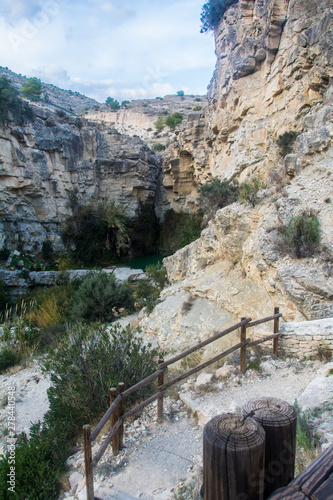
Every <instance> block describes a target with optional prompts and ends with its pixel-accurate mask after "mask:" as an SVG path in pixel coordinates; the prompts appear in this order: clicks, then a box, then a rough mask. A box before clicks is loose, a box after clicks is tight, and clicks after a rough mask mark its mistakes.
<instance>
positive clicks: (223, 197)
mask: <svg viewBox="0 0 333 500" xmlns="http://www.w3.org/2000/svg"><path fill="white" fill-rule="evenodd" d="M198 191H199V203H200V206H201V208H202V210H203V211H204V212H205V214H206V215H207V216H208V218H211V217H212V216H213V215H214V213H215V212H216V211H217V210H219V209H220V208H223V207H225V206H227V205H230V204H231V203H234V202H235V201H236V200H237V198H238V195H239V184H238V182H237V181H221V179H218V178H217V177H213V179H212V180H211V181H209V182H207V183H206V184H203V185H202V186H200V188H199V190H198Z"/></svg>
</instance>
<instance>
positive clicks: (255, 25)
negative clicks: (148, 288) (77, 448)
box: [146, 0, 333, 350]
mask: <svg viewBox="0 0 333 500" xmlns="http://www.w3.org/2000/svg"><path fill="white" fill-rule="evenodd" d="M215 39H216V55H217V63H216V69H215V73H214V76H213V78H212V81H211V83H210V86H209V89H208V98H209V107H208V113H204V114H202V115H201V116H200V117H193V118H192V117H190V116H189V117H188V119H187V121H186V122H184V123H183V124H182V125H181V126H180V127H179V129H178V130H177V131H176V135H177V141H175V142H173V143H172V144H171V145H170V146H169V148H168V150H167V151H166V155H165V161H164V173H165V175H164V187H165V188H166V190H167V193H168V199H169V200H170V203H171V205H172V206H173V207H174V208H177V207H179V208H185V209H186V208H188V209H193V208H194V207H195V204H196V194H195V191H196V188H197V187H198V185H200V184H201V183H203V182H205V181H207V179H209V178H211V177H212V176H217V177H219V178H221V179H233V178H236V179H238V180H239V181H240V182H243V181H246V180H248V179H249V178H251V177H252V176H257V177H258V178H259V179H263V180H264V181H265V182H266V186H267V187H266V188H265V189H263V190H262V191H261V192H259V203H258V204H257V205H256V206H255V207H254V208H253V207H251V206H250V205H246V204H241V203H240V202H237V203H234V204H233V205H230V206H228V207H225V208H224V209H222V210H220V211H218V212H217V213H216V215H215V218H214V219H213V220H211V221H210V223H209V225H208V227H206V228H205V229H204V230H203V231H202V233H201V237H200V238H199V239H198V240H197V241H195V242H193V243H192V244H191V245H188V246H186V247H185V248H183V249H181V250H179V251H178V252H176V253H175V254H174V255H172V256H170V257H168V258H166V259H165V260H164V263H165V266H166V268H167V271H168V276H169V279H170V280H171V282H172V283H173V285H172V287H171V288H170V294H171V295H172V296H173V297H174V300H176V297H181V294H182V293H185V292H186V293H187V294H191V296H192V297H196V298H197V299H200V300H204V301H205V303H206V308H205V310H204V311H201V313H200V315H197V317H196V322H197V323H196V326H194V325H193V327H192V331H191V330H190V329H189V328H187V329H186V330H185V329H184V328H183V325H181V324H177V322H176V321H175V320H174V318H171V319H170V321H168V319H167V318H166V317H165V316H163V318H162V317H161V316H160V317H159V313H160V311H156V313H155V312H153V313H152V314H151V316H150V319H149V324H150V325H152V324H153V325H154V332H152V333H153V334H154V336H155V338H156V336H157V338H159V340H160V343H161V345H165V338H166V337H168V335H170V338H171V339H175V338H176V339H177V336H182V341H183V345H184V344H186V345H193V344H194V343H195V342H194V341H193V342H191V335H192V334H194V337H195V340H197V324H198V323H199V321H200V324H205V325H209V324H211V317H210V315H211V310H212V309H211V308H212V306H213V305H215V306H216V305H218V307H219V310H220V315H221V318H222V317H223V318H224V320H225V321H224V325H223V328H226V327H228V326H229V325H231V324H234V323H236V322H237V321H239V319H240V318H241V317H242V316H251V317H252V318H253V319H258V318H262V317H264V316H269V315H271V314H272V313H273V308H274V307H275V306H279V307H280V311H281V312H282V314H283V321H304V320H305V319H306V320H316V319H321V318H329V317H333V295H332V292H333V268H332V262H333V246H332V242H333V206H332V203H333V197H332V193H333V171H332V165H333V145H332V139H333V85H332V77H333V51H332V42H333V12H332V2H331V1H330V0H323V1H321V2H316V1H312V0H241V1H239V2H238V3H237V4H234V5H232V6H231V7H230V8H229V9H228V10H227V12H226V13H225V15H224V17H223V19H222V20H221V22H220V24H219V26H218V27H217V28H216V30H215ZM199 131H200V132H199ZM291 131H295V132H296V133H297V134H298V135H297V138H296V140H295V142H294V143H293V144H291V145H290V148H289V151H285V152H284V153H283V154H282V151H281V149H280V147H279V146H278V144H277V139H278V138H279V136H281V135H282V134H284V133H285V132H291ZM287 153H288V154H287ZM182 179H185V183H184V184H183V182H182V181H181V182H179V180H182ZM179 185H180V186H181V187H180V188H179ZM300 214H313V215H315V216H317V217H318V219H319V222H320V227H321V251H319V253H317V254H315V255H313V256H312V257H307V258H302V259H296V258H295V256H294V255H292V254H290V253H288V252H287V251H286V248H284V244H283V242H282V239H281V237H280V230H281V227H282V226H283V225H286V224H288V223H289V221H290V220H291V219H292V218H293V217H295V216H297V215H300ZM176 284H177V286H178V288H177V290H178V291H177V292H175V291H174V290H175V289H174V287H175V286H176ZM165 293H166V296H168V291H166V292H165ZM165 300H170V299H165ZM159 307H160V308H161V309H163V306H162V304H160V305H159ZM194 312H195V309H194V310H193V314H194ZM146 321H147V322H148V320H146ZM162 322H163V325H160V323H162ZM159 327H161V328H162V329H163V335H160V336H159V334H158V331H159ZM267 328H268V331H272V330H269V328H270V327H269V325H268V326H267ZM147 331H148V332H149V328H148V330H147ZM211 333H212V332H211ZM208 335H209V334H208V332H207V331H203V332H202V333H201V338H202V339H204V338H206V337H207V336H208ZM193 340H194V339H193ZM178 344H179V343H177V344H176V345H178ZM172 345H173V344H172ZM225 347H226V345H225ZM219 348H220V346H219ZM180 350H182V349H181V348H180Z"/></svg>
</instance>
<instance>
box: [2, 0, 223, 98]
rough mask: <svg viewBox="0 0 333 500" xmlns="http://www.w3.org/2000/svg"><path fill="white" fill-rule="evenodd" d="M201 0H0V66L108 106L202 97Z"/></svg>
mask: <svg viewBox="0 0 333 500" xmlns="http://www.w3.org/2000/svg"><path fill="white" fill-rule="evenodd" d="M203 3H204V0H0V66H4V67H8V68H9V69H10V70H12V71H15V72H16V73H21V74H22V75H25V76H27V77H32V76H36V77H38V78H40V79H41V80H42V81H43V82H45V83H52V84H53V85H56V86H58V87H60V88H63V89H67V90H74V91H78V92H80V93H82V94H84V95H87V96H89V97H92V98H94V99H96V100H97V101H98V102H104V101H105V99H106V98H107V97H109V96H110V97H113V98H115V99H117V100H119V101H122V100H127V99H128V100H132V99H146V98H149V99H150V98H155V97H163V96H164V95H167V94H175V93H176V92H177V91H179V90H183V91H184V92H185V94H198V95H201V94H205V93H206V91H207V85H208V84H209V81H210V79H211V77H212V75H213V71H214V67H215V61H216V57H215V52H214V51H215V47H214V39H213V36H212V34H211V33H200V13H201V9H202V5H203Z"/></svg>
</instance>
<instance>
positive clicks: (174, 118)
mask: <svg viewBox="0 0 333 500" xmlns="http://www.w3.org/2000/svg"><path fill="white" fill-rule="evenodd" d="M182 121H183V115H182V114H181V113H178V111H176V112H175V113H173V114H172V115H169V116H167V117H166V118H165V120H163V118H162V117H161V116H160V117H159V118H158V119H157V120H156V122H155V123H154V125H155V128H156V130H157V131H158V132H161V131H162V130H163V129H164V127H165V126H167V127H170V128H171V129H172V130H173V129H175V128H176V127H177V125H179V124H180V123H182Z"/></svg>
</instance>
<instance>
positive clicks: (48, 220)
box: [0, 105, 161, 251]
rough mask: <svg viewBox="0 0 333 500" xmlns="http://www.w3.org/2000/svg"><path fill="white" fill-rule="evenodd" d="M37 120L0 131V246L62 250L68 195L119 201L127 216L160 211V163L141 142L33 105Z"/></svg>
mask: <svg viewBox="0 0 333 500" xmlns="http://www.w3.org/2000/svg"><path fill="white" fill-rule="evenodd" d="M33 107H34V115H35V117H34V119H33V120H32V121H30V122H27V123H25V124H24V125H22V126H17V125H14V124H12V125H10V126H9V127H2V128H1V129H0V179H1V191H0V216H1V217H0V246H2V244H3V241H4V239H6V244H7V246H8V247H9V248H10V247H15V246H17V244H18V243H20V244H21V245H23V248H24V249H25V250H30V251H31V250H36V249H38V248H40V245H41V244H42V242H43V241H44V240H45V239H46V237H48V238H49V239H51V240H53V242H54V243H55V244H56V247H57V246H59V245H60V236H59V234H60V225H61V222H62V221H63V220H64V217H66V215H68V214H69V213H70V208H69V203H68V200H69V194H70V193H71V192H73V191H76V192H77V193H78V197H79V198H82V199H84V200H85V201H86V202H87V201H88V200H101V199H113V200H115V201H116V203H118V204H120V205H122V206H123V207H124V208H125V209H126V211H127V213H128V215H134V214H135V212H136V210H137V208H138V204H139V202H140V201H142V202H144V203H149V204H151V205H154V204H155V198H156V194H157V191H158V189H159V188H158V186H159V183H160V175H161V157H160V155H157V154H154V153H153V152H152V151H151V150H150V149H149V148H148V147H147V145H146V144H145V143H144V142H143V141H141V140H140V139H139V138H134V137H129V136H125V135H121V134H119V133H118V132H117V131H115V130H113V129H111V128H109V127H107V126H106V125H102V124H99V125H96V124H92V123H89V122H88V121H87V120H84V119H80V118H77V117H73V116H72V117H68V118H62V119H59V118H58V117H57V115H56V114H55V113H54V112H52V111H50V110H48V109H45V108H41V107H38V106H37V105H34V106H33Z"/></svg>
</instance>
